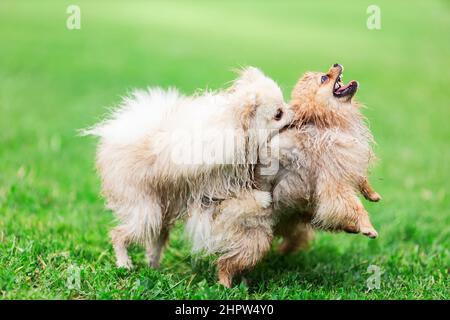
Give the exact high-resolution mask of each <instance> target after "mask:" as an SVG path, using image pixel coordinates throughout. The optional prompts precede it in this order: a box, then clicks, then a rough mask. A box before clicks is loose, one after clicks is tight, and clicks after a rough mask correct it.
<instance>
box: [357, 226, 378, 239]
mask: <svg viewBox="0 0 450 320" xmlns="http://www.w3.org/2000/svg"><path fill="white" fill-rule="evenodd" d="M360 232H361V234H362V235H364V236H366V237H369V238H370V239H375V238H376V237H378V232H377V230H375V229H374V228H373V227H361V229H360Z"/></svg>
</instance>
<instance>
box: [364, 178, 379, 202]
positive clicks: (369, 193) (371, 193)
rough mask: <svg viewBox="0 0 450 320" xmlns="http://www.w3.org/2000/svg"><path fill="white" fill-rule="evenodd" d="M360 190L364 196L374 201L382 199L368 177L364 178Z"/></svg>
mask: <svg viewBox="0 0 450 320" xmlns="http://www.w3.org/2000/svg"><path fill="white" fill-rule="evenodd" d="M359 191H360V192H361V193H362V195H363V196H364V198H366V199H367V200H369V201H372V202H378V201H380V200H381V196H380V195H379V194H378V193H377V192H376V191H375V190H374V189H373V188H372V186H371V185H370V183H369V180H367V178H363V179H362V181H361V183H360V184H359Z"/></svg>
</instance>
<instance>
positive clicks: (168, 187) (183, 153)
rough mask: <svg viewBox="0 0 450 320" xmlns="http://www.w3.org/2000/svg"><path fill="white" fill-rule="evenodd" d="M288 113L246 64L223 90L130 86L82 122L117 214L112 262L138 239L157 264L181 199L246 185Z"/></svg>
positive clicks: (194, 202)
mask: <svg viewBox="0 0 450 320" xmlns="http://www.w3.org/2000/svg"><path fill="white" fill-rule="evenodd" d="M291 118H292V113H291V112H290V111H289V109H288V107H287V106H286V104H285V103H284V100H283V96H282V92H281V90H280V88H279V87H278V85H277V84H276V83H275V82H274V81H273V80H271V79H270V78H268V77H266V76H265V75H264V74H263V73H262V72H261V71H260V70H258V69H256V68H253V67H249V68H245V69H243V70H242V71H241V73H240V76H239V78H238V79H236V80H235V81H234V82H233V84H232V86H231V87H230V88H229V89H228V90H225V91H220V92H206V93H203V94H199V95H195V96H190V97H188V96H183V95H181V94H180V93H179V92H178V91H176V90H168V91H164V90H162V89H159V88H155V89H149V90H148V91H136V92H135V93H134V94H133V95H132V96H131V97H129V98H127V99H125V100H124V101H123V103H122V104H121V106H120V107H119V108H118V109H117V110H116V111H115V112H114V113H113V114H112V116H111V117H110V118H109V119H107V120H105V121H103V122H101V123H99V124H98V125H96V126H94V127H93V128H91V129H89V130H87V131H86V132H85V133H86V134H90V135H95V136H99V137H100V143H99V146H98V150H97V168H98V171H99V173H100V176H101V179H102V192H103V195H104V196H105V198H106V199H107V203H108V207H109V208H110V209H112V210H113V211H114V212H115V213H116V214H117V217H118V219H119V221H120V224H119V226H117V227H116V228H114V229H113V230H112V232H111V237H112V243H113V247H114V250H115V253H116V258H117V266H119V267H126V268H131V267H132V263H131V260H130V258H129V256H128V252H127V247H128V245H129V244H131V243H138V244H141V245H144V246H145V247H146V249H147V256H148V258H149V263H150V265H151V266H153V267H157V266H158V265H159V260H160V256H161V251H162V249H163V247H164V245H165V243H166V241H167V239H168V236H169V231H170V228H171V226H172V225H173V223H174V222H175V220H176V219H177V218H180V217H183V216H184V213H185V212H186V210H187V207H188V206H189V207H191V208H192V207H193V208H196V207H200V206H201V205H202V200H204V199H205V198H206V199H212V198H213V197H219V198H226V197H230V196H233V195H235V194H239V193H242V191H243V190H251V189H252V187H253V186H254V185H253V182H254V181H253V168H254V165H255V163H256V161H257V158H258V150H259V148H260V147H261V146H262V145H263V144H264V143H265V142H266V141H267V140H268V138H269V137H270V134H271V130H278V129H281V128H283V127H285V126H286V125H288V124H289V123H290V121H291ZM251 192H252V194H254V195H255V197H254V199H255V201H257V202H258V203H259V204H260V205H262V206H268V205H269V204H270V201H271V196H270V193H268V192H258V191H256V190H254V191H251Z"/></svg>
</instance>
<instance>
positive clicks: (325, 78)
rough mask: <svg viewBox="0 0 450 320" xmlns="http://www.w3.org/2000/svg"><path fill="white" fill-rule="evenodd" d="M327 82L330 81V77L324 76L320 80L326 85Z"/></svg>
mask: <svg viewBox="0 0 450 320" xmlns="http://www.w3.org/2000/svg"><path fill="white" fill-rule="evenodd" d="M327 80H328V76H322V78H321V79H320V82H322V83H324V82H325V81H327Z"/></svg>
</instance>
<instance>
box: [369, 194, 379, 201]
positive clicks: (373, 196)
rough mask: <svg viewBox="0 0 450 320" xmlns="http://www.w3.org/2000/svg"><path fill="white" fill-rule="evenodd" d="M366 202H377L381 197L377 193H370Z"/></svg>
mask: <svg viewBox="0 0 450 320" xmlns="http://www.w3.org/2000/svg"><path fill="white" fill-rule="evenodd" d="M367 200H369V201H372V202H378V201H380V200H381V196H380V195H379V194H378V193H377V192H372V193H371V194H369V195H368V196H367Z"/></svg>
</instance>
